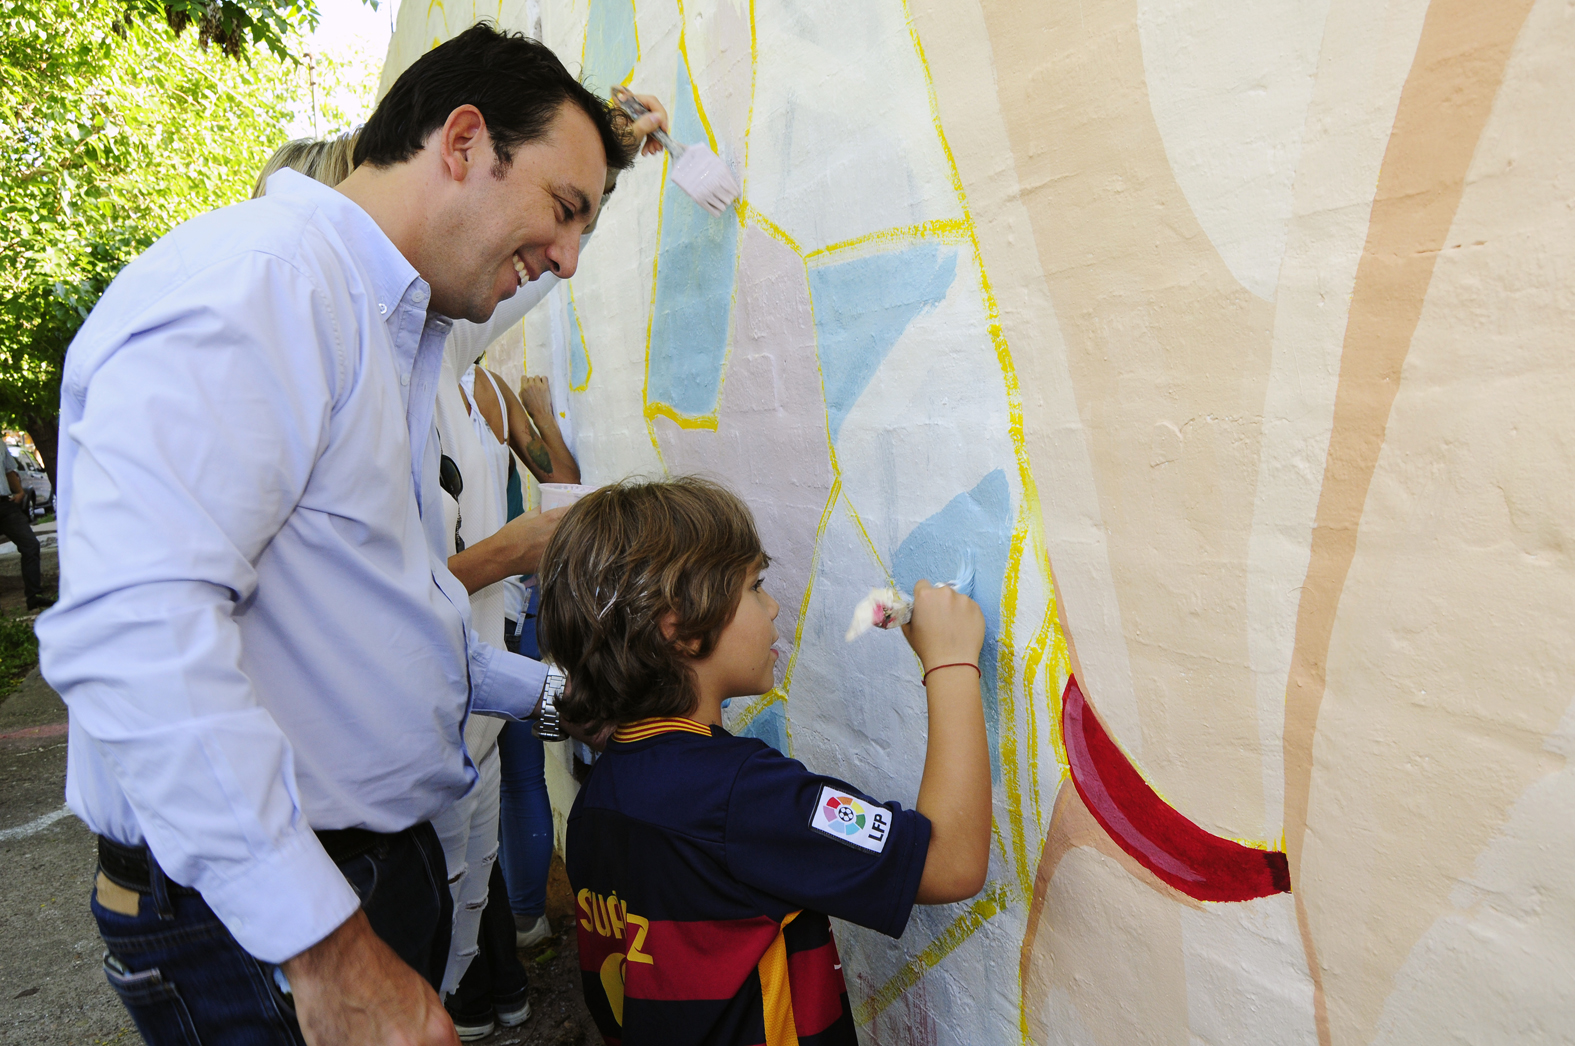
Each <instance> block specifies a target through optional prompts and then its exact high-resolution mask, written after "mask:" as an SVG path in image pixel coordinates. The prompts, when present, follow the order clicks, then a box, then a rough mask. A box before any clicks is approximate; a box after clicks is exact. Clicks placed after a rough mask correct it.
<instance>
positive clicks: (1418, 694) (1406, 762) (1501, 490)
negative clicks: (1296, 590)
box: [1298, 2, 1575, 1043]
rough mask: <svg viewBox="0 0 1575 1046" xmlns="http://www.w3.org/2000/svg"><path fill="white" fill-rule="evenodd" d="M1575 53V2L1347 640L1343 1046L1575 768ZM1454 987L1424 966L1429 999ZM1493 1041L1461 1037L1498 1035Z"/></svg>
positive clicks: (1412, 403)
mask: <svg viewBox="0 0 1575 1046" xmlns="http://www.w3.org/2000/svg"><path fill="white" fill-rule="evenodd" d="M1438 9H1439V5H1438V4H1437V3H1435V6H1434V11H1435V12H1437V11H1438ZM1430 17H1431V16H1430ZM1491 36H1492V33H1491V27H1485V26H1483V25H1481V24H1480V23H1477V22H1472V23H1470V24H1468V25H1467V26H1463V27H1462V31H1461V35H1460V37H1459V42H1460V44H1461V45H1462V46H1463V47H1473V46H1478V45H1480V44H1481V42H1482V41H1484V40H1486V39H1491ZM1572 48H1575V16H1572V14H1571V11H1570V8H1569V6H1568V5H1567V4H1564V3H1560V2H1550V3H1542V4H1540V5H1539V6H1538V8H1537V10H1536V12H1535V13H1534V15H1533V16H1532V18H1531V20H1530V21H1529V22H1528V23H1527V25H1526V28H1525V30H1524V32H1522V33H1521V34H1519V39H1518V41H1517V42H1516V44H1515V49H1514V56H1513V59H1512V60H1511V62H1510V64H1509V68H1508V71H1507V73H1506V74H1505V77H1504V83H1503V88H1502V90H1501V91H1498V92H1497V98H1496V100H1495V101H1494V103H1493V110H1492V119H1491V121H1489V122H1488V123H1487V126H1486V127H1485V129H1484V131H1483V133H1482V135H1481V142H1480V145H1479V146H1478V148H1477V150H1476V154H1475V157H1474V159H1473V160H1472V162H1471V165H1470V169H1469V174H1468V176H1467V179H1466V187H1465V190H1464V194H1463V196H1462V198H1461V200H1460V204H1459V210H1458V213H1457V215H1456V217H1455V219H1454V222H1453V224H1452V225H1451V226H1450V227H1449V230H1448V235H1447V236H1446V237H1444V238H1443V243H1442V246H1443V250H1442V251H1441V252H1440V253H1438V255H1437V261H1436V267H1435V271H1434V272H1433V275H1432V282H1431V285H1430V287H1429V289H1428V293H1427V300H1426V306H1425V308H1424V309H1423V311H1422V315H1421V318H1420V322H1419V323H1418V325H1417V328H1416V333H1415V336H1414V337H1413V338H1411V340H1410V352H1409V355H1408V356H1407V357H1406V359H1405V364H1404V369H1403V371H1402V372H1401V374H1400V381H1399V388H1398V395H1397V396H1396V398H1395V400H1394V406H1393V412H1392V415H1391V416H1390V418H1389V421H1388V426H1387V430H1386V432H1385V437H1386V438H1385V442H1384V444H1383V447H1382V452H1381V453H1380V454H1379V455H1378V457H1377V467H1376V470H1375V472H1374V473H1373V478H1372V484H1371V489H1370V490H1369V491H1368V493H1367V496H1366V499H1365V507H1364V509H1363V512H1362V516H1361V530H1360V536H1359V537H1358V538H1357V540H1356V542H1355V550H1354V553H1355V554H1354V558H1353V559H1352V561H1351V566H1350V572H1349V576H1348V577H1347V579H1346V581H1345V585H1344V590H1343V593H1342V595H1341V598H1340V602H1339V615H1338V617H1337V619H1336V620H1335V621H1334V623H1333V628H1332V634H1331V639H1330V644H1329V650H1328V671H1327V689H1326V694H1325V697H1324V700H1323V707H1322V710H1321V712H1320V714H1319V717H1318V724H1317V737H1316V741H1315V743H1314V744H1313V747H1312V755H1313V765H1312V774H1311V789H1310V795H1311V800H1310V803H1309V806H1308V818H1307V833H1306V843H1305V849H1304V851H1303V856H1302V861H1301V863H1300V875H1299V880H1298V882H1299V884H1300V889H1301V891H1302V899H1303V902H1304V904H1305V906H1306V910H1307V914H1308V920H1309V926H1310V929H1311V933H1312V937H1313V939H1314V940H1315V942H1316V943H1317V948H1318V956H1319V959H1320V960H1321V962H1322V974H1323V986H1324V992H1325V997H1326V1000H1327V1007H1328V1020H1329V1029H1330V1038H1331V1041H1333V1042H1334V1043H1365V1042H1368V1041H1370V1040H1371V1039H1372V1037H1373V1035H1374V1033H1375V1029H1376V1026H1377V1022H1378V1020H1379V1017H1380V1014H1381V1012H1382V1011H1383V1008H1384V1005H1385V1000H1386V998H1387V997H1388V996H1389V995H1390V993H1391V992H1392V991H1393V990H1395V988H1396V986H1397V980H1396V977H1397V973H1398V972H1399V971H1400V970H1401V969H1402V966H1403V965H1406V964H1407V958H1408V956H1410V955H1412V953H1413V949H1414V947H1415V946H1416V945H1417V942H1418V940H1419V938H1421V937H1422V936H1423V935H1424V933H1425V932H1426V931H1427V930H1428V928H1429V927H1430V926H1432V925H1434V924H1435V920H1437V919H1439V918H1440V917H1441V916H1446V915H1447V914H1449V913H1452V912H1454V911H1455V910H1456V903H1455V902H1454V901H1452V900H1451V897H1452V896H1454V895H1456V891H1458V890H1460V889H1462V888H1465V887H1466V886H1467V884H1469V883H1470V882H1471V880H1472V878H1473V868H1474V865H1475V863H1476V862H1477V861H1478V857H1479V855H1480V854H1482V853H1483V851H1484V848H1485V847H1487V846H1489V843H1490V841H1491V840H1492V839H1493V838H1494V837H1495V836H1496V835H1498V834H1499V833H1500V832H1501V830H1503V826H1504V825H1505V821H1506V818H1507V817H1508V816H1509V813H1510V811H1511V808H1512V807H1513V806H1514V804H1515V803H1516V802H1517V800H1519V799H1521V797H1522V796H1523V795H1524V794H1525V793H1526V792H1527V790H1528V788H1530V787H1531V786H1532V785H1533V784H1534V783H1535V782H1537V781H1538V780H1539V779H1540V778H1543V777H1544V776H1545V775H1547V774H1550V773H1552V772H1554V771H1556V770H1559V769H1560V768H1561V767H1562V765H1563V762H1564V760H1563V758H1561V755H1560V753H1559V752H1556V751H1553V750H1550V748H1549V746H1548V745H1547V743H1546V742H1547V738H1548V735H1549V734H1550V733H1551V732H1552V731H1553V730H1554V728H1555V726H1556V725H1557V724H1558V722H1559V720H1560V717H1561V716H1562V715H1563V714H1564V713H1565V710H1566V708H1567V707H1568V706H1569V703H1570V698H1571V693H1570V686H1569V681H1570V679H1571V678H1575V642H1572V636H1575V604H1572V601H1571V598H1570V594H1571V592H1572V591H1575V538H1572V534H1571V525H1572V524H1571V521H1572V520H1575V411H1572V406H1575V392H1572V391H1571V390H1575V357H1572V356H1571V353H1570V344H1569V331H1570V329H1571V325H1572V321H1575V292H1572V290H1571V283H1570V280H1569V278H1568V268H1569V265H1568V261H1567V258H1568V250H1569V244H1570V243H1572V242H1575V212H1572V200H1575V178H1572V176H1571V172H1570V171H1569V169H1568V164H1567V158H1568V157H1569V156H1570V155H1572V152H1575V111H1572V109H1571V107H1570V105H1569V104H1568V103H1569V98H1570V97H1571V92H1572V91H1575V75H1572V74H1575V65H1572V63H1571V62H1570V61H1569V54H1570V53H1571V49H1572ZM1469 57H1470V51H1469V49H1468V50H1467V53H1466V54H1465V55H1461V54H1460V53H1459V52H1455V53H1451V54H1449V55H1447V60H1446V56H1445V55H1440V62H1439V64H1438V65H1437V66H1436V67H1435V68H1436V69H1438V70H1439V71H1440V75H1442V70H1444V69H1445V68H1448V69H1454V70H1458V69H1459V68H1461V66H1462V64H1463V61H1464V60H1468V59H1469ZM1495 79H1496V77H1495ZM1439 94H1440V95H1445V94H1447V95H1448V96H1449V97H1451V98H1454V97H1458V96H1459V92H1458V91H1448V92H1446V91H1445V90H1444V89H1442V88H1440V90H1439ZM1353 322H1354V320H1353ZM1522 852H1525V851H1524V849H1523V850H1522ZM1536 859H1537V860H1544V859H1554V855H1553V853H1552V852H1550V853H1548V854H1547V855H1546V856H1543V855H1538V856H1537V858H1536ZM1528 871H1529V870H1528ZM1548 881H1550V882H1552V883H1564V884H1566V885H1564V886H1563V887H1562V888H1563V889H1566V890H1567V889H1568V885H1567V883H1568V878H1567V874H1566V875H1565V876H1563V877H1558V876H1555V877H1554V878H1553V879H1551V880H1548ZM1559 910H1561V909H1553V912H1557V911H1559ZM1553 912H1550V918H1548V919H1547V921H1546V922H1543V921H1541V920H1540V919H1539V918H1538V917H1537V916H1536V915H1535V913H1534V912H1526V913H1525V914H1524V916H1523V917H1524V918H1527V919H1530V920H1532V921H1533V922H1534V923H1535V925H1536V928H1535V929H1534V930H1531V929H1528V930H1527V931H1526V932H1528V934H1529V936H1530V937H1531V938H1533V939H1546V938H1547V936H1548V935H1556V934H1558V933H1560V932H1561V930H1560V926H1561V925H1562V922H1561V920H1560V919H1559V918H1557V917H1554V916H1553ZM1536 953H1537V950H1536V949H1532V948H1527V949H1526V950H1525V951H1524V952H1522V953H1521V954H1523V955H1525V956H1526V957H1527V958H1526V959H1525V960H1513V961H1530V957H1531V956H1533V955H1535V954H1536ZM1484 974H1486V971H1484ZM1525 975H1526V977H1528V978H1535V977H1536V976H1537V971H1535V970H1533V969H1529V968H1528V969H1526V970H1525ZM1435 976H1436V977H1444V976H1451V972H1450V969H1449V966H1448V965H1447V964H1444V963H1439V964H1437V965H1435V966H1433V967H1432V968H1431V969H1430V968H1429V967H1428V966H1427V965H1426V964H1425V963H1424V964H1421V965H1418V964H1410V965H1409V968H1408V969H1407V973H1406V984H1407V985H1408V988H1407V990H1408V991H1410V992H1413V993H1414V992H1415V991H1416V990H1418V989H1417V987H1416V986H1417V985H1418V984H1423V985H1425V982H1426V981H1427V980H1428V978H1430V977H1435ZM1498 976H1499V977H1500V978H1503V975H1502V974H1499V975H1498ZM1457 983H1458V978H1457ZM1486 988H1487V984H1486V983H1484V985H1483V990H1484V992H1485V991H1486ZM1566 991H1567V988H1566ZM1499 1001H1500V1000H1498V999H1497V998H1495V997H1493V996H1491V995H1488V994H1483V995H1482V997H1481V998H1480V999H1478V1000H1477V1001H1476V1002H1475V1003H1471V1004H1467V1005H1463V1006H1462V1009H1463V1011H1464V1012H1465V1013H1466V1014H1467V1015H1472V1014H1476V1015H1479V1016H1477V1017H1474V1018H1473V1019H1481V1015H1488V1014H1491V1013H1494V1012H1498V1011H1500V1010H1501V1009H1502V1007H1501V1006H1499ZM1478 1031H1479V1032H1480V1034H1471V1035H1467V1036H1466V1037H1465V1038H1463V1039H1462V1040H1460V1041H1473V1042H1485V1041H1491V1039H1492V1036H1493V1035H1494V1034H1497V1031H1496V1030H1495V1029H1494V1028H1493V1027H1491V1025H1490V1024H1488V1023H1484V1024H1483V1025H1482V1026H1481V1027H1480V1029H1478ZM1565 1031H1566V1032H1567V1031H1568V1028H1566V1029H1565ZM1394 1041H1408V1042H1422V1041H1429V1042H1436V1041H1442V1040H1441V1039H1437V1038H1433V1037H1430V1036H1429V1037H1415V1036H1413V1037H1406V1036H1405V1035H1401V1036H1400V1037H1399V1038H1398V1039H1395V1040H1394ZM1525 1041H1530V1040H1525Z"/></svg>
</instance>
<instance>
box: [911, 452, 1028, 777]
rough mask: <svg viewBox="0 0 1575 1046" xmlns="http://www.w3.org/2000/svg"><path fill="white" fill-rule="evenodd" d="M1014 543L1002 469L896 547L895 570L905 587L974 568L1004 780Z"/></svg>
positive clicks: (982, 666) (991, 726)
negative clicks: (1004, 636)
mask: <svg viewBox="0 0 1575 1046" xmlns="http://www.w3.org/2000/svg"><path fill="white" fill-rule="evenodd" d="M1011 543H1012V491H1011V488H1010V487H1009V486H1007V482H1006V473H1005V472H1004V471H1003V470H1001V469H996V470H995V471H994V472H992V473H990V474H989V475H987V476H985V477H984V478H983V479H982V480H980V481H979V485H978V486H976V487H974V488H973V489H972V490H970V491H968V492H967V493H965V494H958V495H957V496H956V497H955V498H952V500H951V501H949V502H947V504H946V507H945V508H943V509H941V510H940V511H939V512H937V513H936V514H935V515H933V516H931V517H930V518H929V519H926V520H925V521H924V522H923V523H920V524H919V525H918V526H916V527H914V528H913V530H912V532H910V533H909V534H908V536H907V537H906V538H904V539H903V542H902V544H901V545H899V546H898V547H897V554H896V555H895V556H893V557H892V573H893V574H894V575H895V577H896V581H897V584H898V586H899V587H900V588H901V589H902V590H903V591H904V592H912V591H913V583H914V582H915V581H918V580H919V579H920V578H926V579H928V580H929V581H931V582H939V581H950V580H952V579H954V578H956V577H957V576H958V575H959V574H963V573H964V569H965V568H966V567H967V566H968V565H970V564H971V565H972V567H973V584H972V586H970V587H971V588H972V591H969V592H966V593H965V595H968V596H971V597H973V600H974V602H976V603H978V604H979V609H980V610H982V611H984V649H983V650H982V651H981V652H980V654H979V671H980V673H981V676H980V680H979V690H980V694H981V695H982V696H983V698H984V726H985V731H986V733H988V734H989V738H990V773H991V776H992V777H994V779H995V780H996V781H1000V779H1001V706H1000V700H999V698H998V696H997V695H996V692H995V682H996V680H995V674H996V653H997V652H996V646H997V644H998V643H999V642H1000V635H1001V589H1002V587H1003V585H1004V583H1005V578H1006V560H1007V557H1008V556H1009V554H1010V549H1011Z"/></svg>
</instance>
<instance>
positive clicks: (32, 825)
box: [0, 806, 71, 843]
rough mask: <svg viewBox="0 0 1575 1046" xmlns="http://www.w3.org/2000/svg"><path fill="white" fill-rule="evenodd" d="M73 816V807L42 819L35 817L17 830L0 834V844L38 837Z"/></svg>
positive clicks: (64, 808) (7, 830)
mask: <svg viewBox="0 0 1575 1046" xmlns="http://www.w3.org/2000/svg"><path fill="white" fill-rule="evenodd" d="M70 816H71V807H69V806H62V807H61V808H60V809H58V810H55V811H52V812H51V813H47V814H45V815H44V816H42V817H35V818H33V819H32V820H31V821H29V822H27V823H26V824H19V825H17V826H16V827H15V828H7V829H6V830H5V831H3V832H0V843H5V842H10V841H11V840H12V839H25V838H26V837H27V836H30V835H36V834H38V833H39V832H42V831H43V830H44V829H45V828H48V827H49V826H50V825H52V824H54V823H55V822H56V821H58V820H60V819H61V818H62V817H70Z"/></svg>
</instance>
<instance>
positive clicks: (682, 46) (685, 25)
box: [678, 0, 755, 152]
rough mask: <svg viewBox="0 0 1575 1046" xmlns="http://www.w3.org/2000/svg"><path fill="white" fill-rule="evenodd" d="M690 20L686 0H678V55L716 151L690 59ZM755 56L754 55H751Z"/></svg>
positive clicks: (751, 69) (702, 122)
mask: <svg viewBox="0 0 1575 1046" xmlns="http://www.w3.org/2000/svg"><path fill="white" fill-rule="evenodd" d="M688 34H689V21H688V18H687V17H686V16H685V15H684V0H678V56H679V57H680V58H682V59H683V63H684V76H685V77H687V78H688V80H689V93H690V94H692V95H694V99H695V112H696V113H698V114H700V126H701V127H704V128H705V140H706V142H707V143H708V144H709V145H710V146H711V151H712V152H716V132H714V131H712V130H711V118H710V117H708V116H706V114H705V103H704V102H702V101H700V85H699V84H698V83H696V82H695V67H694V65H693V64H692V63H691V62H690V61H689V43H688V39H687V38H688ZM751 58H753V55H751ZM754 83H755V81H754V68H753V66H751V67H750V78H749V86H750V98H749V101H750V108H751V109H753V108H754V100H755V99H754ZM749 118H750V122H751V123H753V122H754V113H753V112H751V113H750V117H749Z"/></svg>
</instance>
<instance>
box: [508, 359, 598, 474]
mask: <svg viewBox="0 0 1575 1046" xmlns="http://www.w3.org/2000/svg"><path fill="white" fill-rule="evenodd" d="M501 388H502V389H503V399H504V401H505V402H506V403H507V405H508V411H509V444H510V445H511V446H512V447H513V448H514V453H516V454H518V455H519V456H520V460H521V461H523V462H525V467H526V468H528V469H530V471H531V475H533V476H535V477H536V480H537V482H539V483H578V482H579V481H580V466H579V463H578V462H576V461H575V460H574V455H573V454H572V453H570V452H569V445H568V444H567V443H565V442H564V441H563V432H562V430H561V429H559V428H558V418H557V415H555V414H554V413H553V410H552V393H551V391H550V390H549V388H548V385H547V378H546V376H545V375H540V374H528V375H526V376H525V378H524V380H522V381H521V382H520V395H519V396H515V395H514V390H512V389H510V388H509V387H508V386H507V385H503V386H501Z"/></svg>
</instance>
